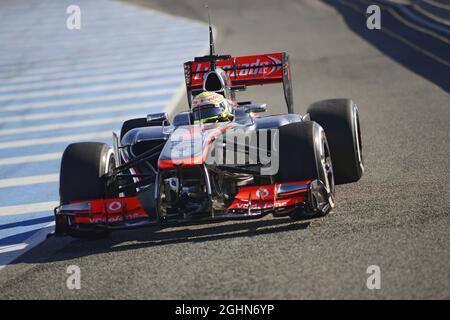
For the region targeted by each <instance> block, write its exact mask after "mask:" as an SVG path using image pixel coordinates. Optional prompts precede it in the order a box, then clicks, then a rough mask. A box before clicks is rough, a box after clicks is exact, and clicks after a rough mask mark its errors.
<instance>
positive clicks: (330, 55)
mask: <svg viewBox="0 0 450 320" xmlns="http://www.w3.org/2000/svg"><path fill="white" fill-rule="evenodd" d="M208 2H209V4H210V7H211V8H212V9H213V22H214V24H215V25H216V26H217V27H218V41H217V49H218V51H220V52H223V53H232V54H236V55H238V54H252V53H258V52H274V51H280V50H285V51H287V52H289V54H290V57H291V65H292V69H293V76H294V94H295V101H296V107H295V109H296V111H297V112H299V113H303V112H304V111H305V110H306V107H307V106H308V104H310V103H312V102H313V101H316V100H320V99H324V98H332V97H351V98H352V99H354V101H355V102H356V103H357V105H358V107H359V110H360V116H361V126H362V130H363V132H362V135H363V145H364V157H365V167H366V172H365V175H364V177H363V178H362V180H361V181H360V182H358V183H355V184H349V185H343V186H339V187H338V188H337V207H336V208H335V209H334V210H333V212H332V213H331V214H330V215H328V216H327V217H325V218H323V219H320V220H313V221H302V222H292V221H290V220H287V219H272V218H266V219H263V220H255V221H247V222H229V223H220V224H210V225H203V226H196V227H177V228H169V229H164V230H158V229H143V230H139V231H124V232H117V233H115V234H113V235H112V236H111V237H110V238H109V239H105V240H100V241H81V240H72V239H69V238H63V239H55V238H50V239H49V240H47V241H45V242H44V243H43V244H41V245H40V246H38V247H37V248H35V249H33V250H32V251H30V252H28V253H27V254H25V255H24V256H22V257H21V258H19V259H18V260H16V261H15V262H14V263H13V264H11V265H10V266H8V267H6V268H5V269H4V270H2V271H1V272H2V275H1V277H0V297H1V298H89V299H97V298H113V299H114V298H151V299H158V298H159V299H172V298H182V299H201V298H206V299H216V298H237V299H241V298H242V299H245V298H250V299H256V298H269V299H270V298H276V299H281V298H288V299H292V298H300V299H303V298H306V299H310V298H376V299H386V298H387V299H391V298H400V299H408V298H447V299H448V298H450V250H449V244H450V232H449V231H450V220H449V212H450V202H449V201H450V200H449V195H450V187H449V185H450V168H449V160H448V159H449V157H450V147H449V140H450V139H449V138H450V137H449V136H450V134H449V132H450V130H449V128H450V97H449V94H448V80H449V75H450V72H449V71H450V68H449V66H448V63H449V60H450V59H449V53H450V46H449V43H448V41H447V42H445V40H444V41H443V39H442V38H440V37H439V38H438V37H436V35H433V36H432V35H430V34H429V32H424V31H423V30H421V31H419V30H417V29H415V28H413V27H411V25H406V24H403V23H399V22H398V20H396V18H395V17H393V16H391V15H390V14H389V13H388V11H386V10H383V11H382V27H383V28H385V29H382V31H369V30H367V29H366V27H365V23H366V22H365V15H364V13H363V12H364V9H365V6H367V4H365V3H364V1H326V2H321V1H316V0H304V1H277V2H275V1H268V0H267V1H266V0H264V1H258V2H255V1H216V0H214V1H213V0H211V1H208ZM202 3H203V2H202V1H181V0H180V1H170V2H169V1H163V0H161V1H148V2H146V5H149V6H150V7H152V8H156V9H160V10H163V11H168V12H169V13H173V14H176V15H182V16H187V17H190V18H194V19H199V20H202V21H205V20H206V13H205V12H204V10H203V9H202ZM361 10H363V11H361ZM361 12H362V13H361ZM426 52H428V54H427V53H426ZM430 53H431V55H430ZM446 63H447V65H446ZM280 90H281V89H280V88H276V87H273V88H269V87H265V88H264V89H262V90H261V89H258V90H256V91H255V90H254V91H253V92H256V94H252V96H253V100H254V101H255V102H267V103H268V106H269V108H270V109H271V110H272V111H273V112H275V113H276V112H281V111H283V110H284V105H283V104H282V103H283V100H282V98H281V91H280ZM446 90H447V92H446ZM246 97H247V96H246ZM179 107H180V108H181V107H182V104H180V106H179ZM72 264H75V265H78V266H79V267H80V268H81V277H82V278H81V289H80V290H74V291H71V290H68V289H67V288H66V278H67V274H66V268H67V266H69V265H72ZM370 265H378V266H379V267H380V268H381V289H380V290H368V289H367V287H366V280H367V277H368V274H367V273H366V270H367V267H368V266H370Z"/></svg>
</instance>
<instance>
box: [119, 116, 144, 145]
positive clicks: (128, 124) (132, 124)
mask: <svg viewBox="0 0 450 320" xmlns="http://www.w3.org/2000/svg"><path fill="white" fill-rule="evenodd" d="M147 126H148V123H147V118H135V119H130V120H127V121H125V122H124V123H123V124H122V128H121V129H120V139H121V140H122V138H123V136H124V135H125V134H126V133H127V132H128V131H130V130H131V129H134V128H141V127H147Z"/></svg>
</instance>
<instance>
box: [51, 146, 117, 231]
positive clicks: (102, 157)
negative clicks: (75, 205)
mask: <svg viewBox="0 0 450 320" xmlns="http://www.w3.org/2000/svg"><path fill="white" fill-rule="evenodd" d="M115 166H116V164H115V160H114V155H113V152H112V150H111V148H109V147H108V145H106V144H104V143H98V142H80V143H72V144H70V145H69V146H68V147H67V148H66V150H65V151H64V153H63V156H62V159H61V170H60V178H59V179H60V180H59V195H60V202H61V204H67V203H70V202H72V201H80V200H95V199H104V198H110V197H116V196H117V195H118V194H117V193H118V192H117V190H115V188H111V187H107V186H106V180H105V176H106V175H107V174H108V173H109V172H111V171H112V170H113V169H114V168H115ZM55 228H56V230H55V232H56V233H57V234H58V233H68V234H69V235H71V236H73V237H78V238H92V237H101V236H105V235H107V234H108V232H107V231H105V230H99V229H94V228H81V227H80V226H76V225H71V221H70V220H69V218H66V219H65V220H64V222H63V223H58V222H57V224H56V227H55Z"/></svg>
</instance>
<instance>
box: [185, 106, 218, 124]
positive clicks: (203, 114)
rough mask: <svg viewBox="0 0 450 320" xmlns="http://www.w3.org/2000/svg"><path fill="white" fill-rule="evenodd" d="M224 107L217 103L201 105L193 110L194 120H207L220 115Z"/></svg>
mask: <svg viewBox="0 0 450 320" xmlns="http://www.w3.org/2000/svg"><path fill="white" fill-rule="evenodd" d="M223 111H224V109H223V108H221V107H219V106H218V105H215V104H207V105H204V106H201V107H197V108H195V109H194V110H193V111H192V120H193V121H199V120H207V119H208V118H211V117H217V116H220V115H221V114H222V113H223Z"/></svg>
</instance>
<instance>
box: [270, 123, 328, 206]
mask: <svg viewBox="0 0 450 320" xmlns="http://www.w3.org/2000/svg"><path fill="white" fill-rule="evenodd" d="M278 154H279V169H278V173H277V174H276V176H275V181H276V182H290V181H300V180H320V181H321V182H322V183H323V184H324V186H325V188H326V192H327V197H328V202H329V204H330V208H332V207H333V206H334V198H335V187H334V175H333V164H332V161H331V154H330V148H329V147H328V142H327V137H326V135H325V132H324V130H323V129H322V127H321V126H320V125H319V124H318V123H316V122H314V121H303V122H295V123H291V124H288V125H285V126H282V127H280V128H279V147H278ZM326 213H328V211H327V212H323V214H326Z"/></svg>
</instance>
